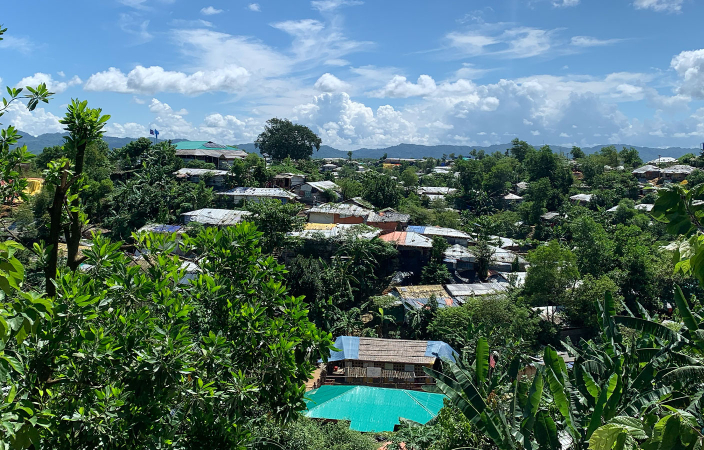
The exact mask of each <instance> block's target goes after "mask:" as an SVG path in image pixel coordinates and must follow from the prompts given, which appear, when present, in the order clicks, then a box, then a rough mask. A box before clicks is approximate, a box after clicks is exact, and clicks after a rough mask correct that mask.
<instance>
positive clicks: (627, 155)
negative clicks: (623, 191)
mask: <svg viewBox="0 0 704 450" xmlns="http://www.w3.org/2000/svg"><path fill="white" fill-rule="evenodd" d="M618 157H619V158H620V159H621V161H623V165H624V166H625V167H627V168H629V169H635V168H636V167H639V166H642V165H643V160H642V159H640V155H639V154H638V150H636V149H635V148H634V147H623V149H622V150H621V151H620V152H618Z"/></svg>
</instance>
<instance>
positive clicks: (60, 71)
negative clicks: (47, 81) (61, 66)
mask: <svg viewBox="0 0 704 450" xmlns="http://www.w3.org/2000/svg"><path fill="white" fill-rule="evenodd" d="M56 74H57V75H58V76H60V77H61V78H63V77H65V76H66V74H65V73H64V71H63V70H59V71H58V72H56Z"/></svg>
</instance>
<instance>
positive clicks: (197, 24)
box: [169, 19, 213, 28]
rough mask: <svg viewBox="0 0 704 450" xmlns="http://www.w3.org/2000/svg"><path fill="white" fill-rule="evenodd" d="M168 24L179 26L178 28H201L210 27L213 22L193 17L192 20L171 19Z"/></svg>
mask: <svg viewBox="0 0 704 450" xmlns="http://www.w3.org/2000/svg"><path fill="white" fill-rule="evenodd" d="M169 26H171V27H179V28H201V27H207V28H212V27H213V23H212V22H208V21H207V20H203V19H194V20H185V19H173V20H171V21H169Z"/></svg>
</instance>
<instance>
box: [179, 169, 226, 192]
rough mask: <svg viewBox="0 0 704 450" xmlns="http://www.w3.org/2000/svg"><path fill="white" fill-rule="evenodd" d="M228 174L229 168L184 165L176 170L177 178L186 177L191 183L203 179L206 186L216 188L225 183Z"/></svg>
mask: <svg viewBox="0 0 704 450" xmlns="http://www.w3.org/2000/svg"><path fill="white" fill-rule="evenodd" d="M228 174H229V172H228V171H227V170H213V169H194V168H190V167H184V168H183V169H179V170H177V171H176V172H174V175H175V176H176V178H179V179H185V180H187V181H190V182H191V183H198V182H200V180H203V181H204V182H205V185H206V186H208V187H216V188H217V187H222V186H224V185H225V179H226V177H227V176H228Z"/></svg>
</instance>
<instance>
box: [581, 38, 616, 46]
mask: <svg viewBox="0 0 704 450" xmlns="http://www.w3.org/2000/svg"><path fill="white" fill-rule="evenodd" d="M619 42H621V39H597V38H595V37H591V36H573V37H572V41H571V43H572V45H574V46H577V47H603V46H605V45H612V44H617V43H619Z"/></svg>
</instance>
